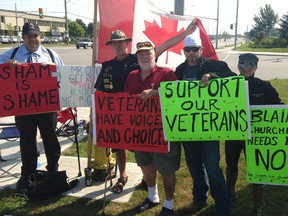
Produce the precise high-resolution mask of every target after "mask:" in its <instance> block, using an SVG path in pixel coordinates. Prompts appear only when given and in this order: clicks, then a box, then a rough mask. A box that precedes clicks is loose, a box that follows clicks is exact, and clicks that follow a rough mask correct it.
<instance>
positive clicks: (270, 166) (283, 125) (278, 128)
mask: <svg viewBox="0 0 288 216" xmlns="http://www.w3.org/2000/svg"><path fill="white" fill-rule="evenodd" d="M251 130H252V137H251V139H249V140H247V141H246V159H247V180H248V181H249V182H251V183H261V184H272V185H288V106H287V105H265V106H264V105H262V106H251Z"/></svg>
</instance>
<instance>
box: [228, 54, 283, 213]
mask: <svg viewBox="0 0 288 216" xmlns="http://www.w3.org/2000/svg"><path fill="white" fill-rule="evenodd" d="M258 61H259V59H258V57H257V56H256V55H254V54H252V53H245V54H241V55H239V61H238V70H239V72H240V76H244V77H245V80H247V81H248V86H249V100H250V105H269V104H283V103H282V102H281V99H280V98H279V94H278V92H277V91H276V89H275V88H274V87H273V86H272V85H271V84H270V83H269V82H267V81H263V80H261V79H259V78H256V77H255V76H254V75H255V72H256V70H257V64H258ZM242 150H243V152H244V154H245V141H244V140H243V141H242V140H232V141H231V140H229V141H226V142H225V156H226V181H227V188H228V193H229V196H230V198H231V200H232V201H235V200H236V199H237V193H236V191H235V184H236V181H237V178H238V162H239V158H240V154H241V152H242ZM264 190H265V185H263V184H253V185H252V194H253V208H252V216H261V215H262V205H263V194H264Z"/></svg>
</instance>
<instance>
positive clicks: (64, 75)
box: [60, 65, 101, 107]
mask: <svg viewBox="0 0 288 216" xmlns="http://www.w3.org/2000/svg"><path fill="white" fill-rule="evenodd" d="M100 70H101V65H96V66H66V65H63V66H61V67H60V80H61V81H60V93H61V96H60V100H61V106H62V107H91V106H92V95H93V92H94V85H95V83H96V80H97V77H98V75H99V73H100Z"/></svg>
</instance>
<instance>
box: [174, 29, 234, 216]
mask: <svg viewBox="0 0 288 216" xmlns="http://www.w3.org/2000/svg"><path fill="white" fill-rule="evenodd" d="M183 50H184V54H185V57H186V60H185V62H184V63H182V64H180V65H179V66H178V67H177V68H176V71H175V73H176V75H177V77H178V79H180V80H187V81H193V80H201V82H202V83H203V84H204V85H206V86H208V80H209V79H211V78H216V77H223V78H224V77H228V76H236V74H235V73H233V72H232V71H231V70H230V68H229V67H228V65H227V64H226V63H225V62H224V61H217V60H213V59H208V58H204V57H203V56H202V52H203V47H202V43H201V40H200V38H199V37H196V36H194V35H189V36H187V37H186V38H185V39H184V48H183ZM182 144H183V148H184V152H185V158H186V163H187V166H188V168H189V172H190V174H191V176H192V179H193V189H192V194H193V201H192V203H191V204H190V205H189V206H187V207H184V208H183V209H182V210H183V211H184V212H186V213H190V214H196V213H197V212H199V211H200V210H201V209H203V208H204V207H205V206H206V205H207V198H208V190H209V187H210V189H211V190H210V191H211V196H212V197H213V199H214V201H215V205H216V211H217V216H218V215H225V216H226V215H228V214H229V212H230V205H231V201H230V199H229V196H228V192H227V187H226V184H225V178H224V175H223V173H222V169H221V168H220V167H219V161H220V150H219V141H193V142H191V141H189V142H182Z"/></svg>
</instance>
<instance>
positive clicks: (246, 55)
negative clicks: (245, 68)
mask: <svg viewBox="0 0 288 216" xmlns="http://www.w3.org/2000/svg"><path fill="white" fill-rule="evenodd" d="M245 61H247V62H251V63H253V64H255V65H257V63H258V61H259V59H258V57H257V56H256V55H254V54H252V53H244V54H240V55H239V61H238V62H245Z"/></svg>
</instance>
